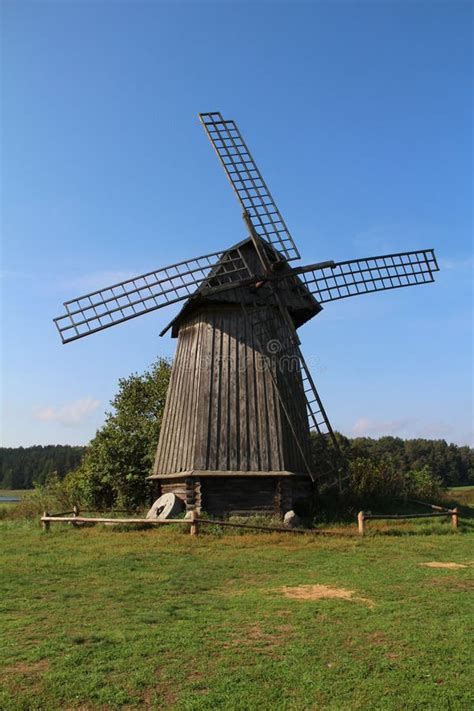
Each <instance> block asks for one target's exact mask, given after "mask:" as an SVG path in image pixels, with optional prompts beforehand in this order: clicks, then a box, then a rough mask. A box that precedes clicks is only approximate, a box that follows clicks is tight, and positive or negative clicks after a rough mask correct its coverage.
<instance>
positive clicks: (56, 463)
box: [0, 444, 86, 489]
mask: <svg viewBox="0 0 474 711" xmlns="http://www.w3.org/2000/svg"><path fill="white" fill-rule="evenodd" d="M85 450H86V448H85V447H71V446H70V445H68V444H66V445H61V444H49V445H46V446H45V447H42V446H41V445H37V446H35V447H1V448H0V488H2V489H31V488H32V487H33V485H34V484H35V483H37V484H44V482H45V481H46V479H47V478H48V476H49V475H51V474H54V472H57V474H58V476H59V477H60V478H61V479H62V478H63V477H64V476H66V474H67V473H68V472H70V471H71V470H73V469H76V468H77V467H78V466H79V464H80V462H81V459H82V455H83V454H84V452H85Z"/></svg>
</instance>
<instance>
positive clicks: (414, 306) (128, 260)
mask: <svg viewBox="0 0 474 711" xmlns="http://www.w3.org/2000/svg"><path fill="white" fill-rule="evenodd" d="M2 16H3V17H2V25H3V30H2V34H3V42H2V97H3V99H2V104H3V115H2V124H3V128H2V134H3V136H2V137H3V141H2V144H3V152H2V158H1V172H2V244H3V247H2V371H1V385H2V408H3V410H2V412H3V414H2V444H3V445H6V446H17V445H25V446H26V445H30V444H36V443H39V444H46V443H70V444H83V443H86V442H87V441H88V440H89V439H90V438H91V437H92V436H93V434H94V432H95V430H96V428H97V427H98V426H100V424H101V423H102V422H103V418H104V412H105V410H106V409H107V407H108V402H109V400H110V398H111V397H112V396H113V394H114V392H115V391H116V385H117V380H118V378H119V377H122V376H126V375H128V374H129V373H131V372H140V371H142V370H144V369H145V368H146V367H147V366H148V365H149V364H150V363H151V362H152V361H153V359H154V358H155V357H156V356H159V355H161V356H172V354H173V352H174V348H175V345H176V342H175V341H174V340H172V339H170V338H169V336H168V337H165V338H159V336H158V334H159V332H160V330H161V329H162V328H163V326H164V325H165V324H166V323H167V322H168V321H169V320H170V318H171V317H172V316H173V315H174V313H175V312H176V309H174V308H169V309H166V310H162V311H158V312H156V313H154V314H150V315H148V316H145V317H141V318H139V319H136V320H134V321H131V322H129V323H127V324H123V325H120V326H116V327H115V328H112V329H109V330H107V331H104V332H102V333H99V334H95V335H93V336H90V337H88V338H84V339H82V340H80V341H77V342H74V343H72V344H69V345H67V346H63V345H61V342H60V339H59V337H58V335H57V333H56V331H55V328H54V326H53V323H52V318H53V317H54V316H57V315H59V314H60V312H61V304H62V302H63V301H64V300H66V299H69V298H73V297H75V296H78V295H80V294H82V293H84V292H87V291H90V290H92V289H93V288H100V287H103V286H107V285H108V284H109V283H112V282H114V281H117V280H120V279H122V278H127V277H128V276H132V275H134V274H140V273H143V272H145V271H149V270H151V269H154V268H157V267H159V266H162V265H166V264H169V263H173V262H176V261H179V260H181V259H186V258H191V257H193V256H197V255H200V254H203V253H206V252H209V251H216V250H219V249H222V248H224V247H226V246H228V245H231V244H233V243H235V242H236V241H238V240H240V239H241V238H243V237H244V236H245V231H244V228H243V223H242V221H241V217H240V210H239V207H238V205H237V202H236V201H235V198H234V196H233V194H232V192H231V190H230V187H229V186H228V184H227V181H226V179H225V176H224V174H223V172H222V169H221V168H220V166H219V164H218V162H217V159H216V157H215V156H214V154H213V152H212V150H211V147H210V145H209V143H208V141H207V139H206V137H205V135H204V132H203V131H202V129H201V127H200V125H199V122H198V120H197V114H198V112H199V111H214V110H220V111H222V112H223V113H224V115H225V116H226V117H229V118H234V119H235V120H236V121H237V123H238V125H239V127H240V129H241V131H242V133H243V134H244V137H245V138H246V140H247V142H248V144H249V147H250V149H251V150H252V152H253V154H254V157H255V158H256V161H257V163H258V165H259V167H260V169H261V171H262V173H263V175H264V177H265V178H266V180H267V182H268V184H269V186H270V189H271V191H272V193H273V195H274V197H275V198H276V201H277V203H278V206H279V208H280V210H281V211H282V213H283V215H284V217H285V219H286V222H287V224H288V226H289V228H290V231H291V232H292V234H293V235H294V236H295V238H296V240H297V243H298V246H299V248H300V251H301V253H302V258H303V260H304V261H306V262H314V261H320V260H326V259H335V260H340V259H351V258H356V257H364V256H369V255H373V254H381V253H382V254H383V253H386V252H397V251H403V250H412V249H420V248H429V247H434V248H435V250H436V253H437V256H438V259H439V263H440V266H441V272H440V273H439V274H438V275H437V280H436V283H435V285H429V286H422V287H415V288H408V289H401V290H395V291H391V292H384V293H378V294H375V295H367V296H360V297H356V298H353V299H347V300H342V301H340V302H336V303H332V304H327V305H326V307H325V309H324V311H323V313H322V314H320V315H319V316H318V317H317V318H316V319H315V320H314V321H312V322H311V323H310V324H307V325H306V326H304V327H303V329H302V330H301V337H302V341H303V349H304V352H305V354H306V357H307V360H308V362H309V363H310V365H311V367H312V371H313V374H314V376H315V379H316V382H317V384H318V387H319V390H320V394H321V396H322V399H323V402H324V403H325V405H326V408H327V411H328V415H329V417H330V419H331V421H332V423H333V426H334V427H335V428H336V429H338V430H340V431H342V432H344V433H345V434H347V435H355V434H364V435H365V434H367V435H370V436H379V435H382V434H393V435H399V436H427V437H436V438H446V439H447V440H448V441H454V442H459V443H471V444H472V340H471V333H472V307H473V301H472V213H471V198H472V130H471V129H472V118H473V117H472V103H471V96H472V4H471V3H469V2H456V1H455V0H451V1H450V2H395V3H391V2H370V3H369V2H367V3H364V2H350V3H344V2H332V3H329V2H327V3H324V2H308V3H298V2H291V3H286V2H261V3H260V2H249V3H244V2H234V3H230V2H219V3H207V2H128V3H125V2H117V3H114V2H67V3H66V2H64V3H59V2H50V3H49V2H35V3H28V2H22V1H21V0H20V1H19V2H4V3H3V5H2Z"/></svg>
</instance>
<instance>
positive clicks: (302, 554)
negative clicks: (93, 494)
mask: <svg viewBox="0 0 474 711" xmlns="http://www.w3.org/2000/svg"><path fill="white" fill-rule="evenodd" d="M439 530H440V533H438V534H432V535H426V536H423V535H412V536H403V535H399V536H390V537H381V536H376V535H375V536H369V537H367V538H365V539H358V538H332V537H330V538H314V537H309V536H308V537H307V536H294V537H293V536H290V535H284V534H280V535H278V534H274V535H268V534H262V535H240V536H234V535H227V536H223V537H220V538H219V537H216V536H210V535H207V536H206V535H203V536H199V538H197V539H196V540H193V539H191V538H190V536H189V535H187V534H185V533H181V532H180V531H174V530H173V531H171V530H169V529H168V530H166V531H165V530H162V529H160V530H146V531H143V530H142V531H123V530H122V531H121V530H117V529H110V528H109V529H108V528H103V527H96V528H90V529H82V530H76V529H71V528H68V527H62V526H60V525H59V524H58V525H57V526H56V527H55V526H53V527H52V528H51V531H50V533H49V534H44V533H42V532H41V531H40V530H39V528H38V526H37V524H35V525H33V524H29V523H22V522H17V521H15V522H5V523H3V524H1V528H0V531H1V537H2V543H3V545H2V557H3V561H2V570H3V576H2V580H3V589H2V591H1V592H2V594H1V604H2V613H1V619H2V626H3V628H4V629H3V634H2V637H3V644H2V645H1V649H0V655H1V657H2V658H1V663H2V668H3V670H4V671H3V674H2V679H1V689H2V691H1V696H0V707H1V708H2V709H11V710H13V709H14V710H15V711H17V710H21V709H25V710H26V709H28V710H30V709H42V710H43V709H48V711H54V710H55V709H74V708H80V709H83V710H85V709H88V710H89V709H118V708H123V709H140V708H151V709H165V708H167V709H170V708H172V709H183V710H187V709H213V710H214V709H231V710H232V711H234V710H240V709H241V710H242V711H250V710H252V709H257V708H258V709H272V710H274V709H285V710H286V709H330V710H338V711H339V710H341V709H350V710H351V711H352V710H353V709H367V708H371V709H381V710H382V709H387V710H388V709H390V710H392V709H400V710H402V709H421V708H429V709H436V710H438V709H463V710H464V709H467V708H472V707H473V705H474V693H473V691H472V686H471V684H470V678H469V675H470V669H471V668H472V645H471V644H470V639H469V623H470V620H472V618H473V609H472V608H473V603H472V599H473V598H472V594H471V595H470V596H469V589H470V588H471V593H472V580H473V571H474V569H473V567H472V557H473V556H472V543H473V540H474V537H473V535H472V533H459V534H450V533H449V527H448V526H445V528H444V529H443V528H440V529H439ZM441 531H443V532H441ZM430 561H441V562H456V563H461V564H465V565H467V567H466V568H459V569H453V570H449V569H432V568H426V567H422V566H420V563H424V562H430ZM301 585H325V586H329V587H332V588H344V589H346V590H353V591H354V596H355V597H357V598H362V600H347V599H344V598H334V599H331V598H330V599H316V600H305V599H292V598H288V597H285V596H284V595H283V594H282V593H281V591H280V588H282V587H284V586H286V587H297V586H301ZM470 654H471V656H470Z"/></svg>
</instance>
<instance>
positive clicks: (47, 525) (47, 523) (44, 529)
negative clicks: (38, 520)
mask: <svg viewBox="0 0 474 711" xmlns="http://www.w3.org/2000/svg"><path fill="white" fill-rule="evenodd" d="M43 516H49V513H48V512H47V511H43ZM49 525H50V523H49V521H42V526H43V531H44V532H45V533H48V531H49Z"/></svg>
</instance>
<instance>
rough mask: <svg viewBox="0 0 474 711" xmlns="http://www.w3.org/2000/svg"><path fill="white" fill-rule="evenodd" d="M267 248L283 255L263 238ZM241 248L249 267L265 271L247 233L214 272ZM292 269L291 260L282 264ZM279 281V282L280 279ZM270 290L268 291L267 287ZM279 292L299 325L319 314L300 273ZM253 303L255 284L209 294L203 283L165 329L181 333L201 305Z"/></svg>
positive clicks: (286, 282) (268, 250)
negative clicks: (181, 329)
mask: <svg viewBox="0 0 474 711" xmlns="http://www.w3.org/2000/svg"><path fill="white" fill-rule="evenodd" d="M262 244H263V246H264V248H265V249H266V251H267V253H268V254H269V256H270V257H277V258H281V255H279V253H278V252H277V250H276V249H275V248H274V247H273V246H272V245H270V244H268V243H267V242H262ZM237 249H239V250H241V251H242V252H243V254H244V256H245V260H246V262H247V263H248V264H249V267H250V268H251V269H253V270H254V273H256V274H258V273H259V271H261V266H260V262H259V257H258V255H257V252H256V249H255V247H254V244H253V241H252V239H251V237H246V238H245V239H243V240H241V241H240V242H237V243H236V244H234V245H232V246H231V247H229V248H228V249H226V250H225V252H223V255H222V259H221V261H220V262H218V263H217V264H216V265H215V266H214V267H213V269H212V271H211V275H212V273H215V274H218V272H219V268H220V265H221V264H222V263H223V261H224V257H225V255H227V254H229V253H231V252H233V251H235V250H237ZM285 270H286V271H288V270H290V267H289V266H288V264H287V263H285V265H284V266H283V267H282V273H284V272H285ZM277 283H278V282H277ZM265 289H266V287H265V286H263V287H262V292H264V290H265ZM267 294H268V291H267ZM279 294H280V297H281V298H282V301H283V303H284V305H285V306H286V307H287V308H288V310H289V313H290V315H291V317H292V318H293V322H294V324H295V326H296V328H298V327H299V326H302V325H303V324H304V323H306V322H307V321H309V320H310V319H311V318H313V316H315V315H316V314H318V313H319V312H320V311H321V310H322V307H321V306H320V304H319V303H318V302H317V300H316V299H315V298H314V296H313V295H312V294H311V292H310V291H309V290H308V289H307V287H306V286H305V284H304V283H303V282H302V281H301V279H299V278H298V276H293V277H289V278H287V279H285V280H284V282H282V284H281V285H280V288H279ZM242 302H243V303H244V304H248V305H251V304H253V303H254V302H255V288H254V287H249V286H241V287H237V286H236V287H235V289H231V290H228V291H223V292H219V293H216V294H209V295H207V294H206V292H205V291H203V292H202V293H200V287H198V288H197V289H196V292H195V293H194V295H193V296H191V297H190V298H189V299H188V300H187V301H186V302H185V304H184V306H183V307H182V308H181V310H180V311H179V313H178V314H177V315H176V316H175V317H174V318H173V319H172V321H170V323H169V324H168V325H167V326H166V328H165V329H164V330H163V331H162V332H161V335H164V334H165V333H166V332H167V331H168V330H169V329H170V328H171V335H172V337H173V338H176V337H177V336H178V332H179V328H180V325H181V323H182V322H183V321H184V320H185V319H187V318H188V317H189V316H190V315H191V314H192V313H194V312H195V311H196V310H197V309H198V308H203V307H204V306H210V305H213V306H217V305H223V306H224V305H225V306H232V305H236V304H240V303H242Z"/></svg>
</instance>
